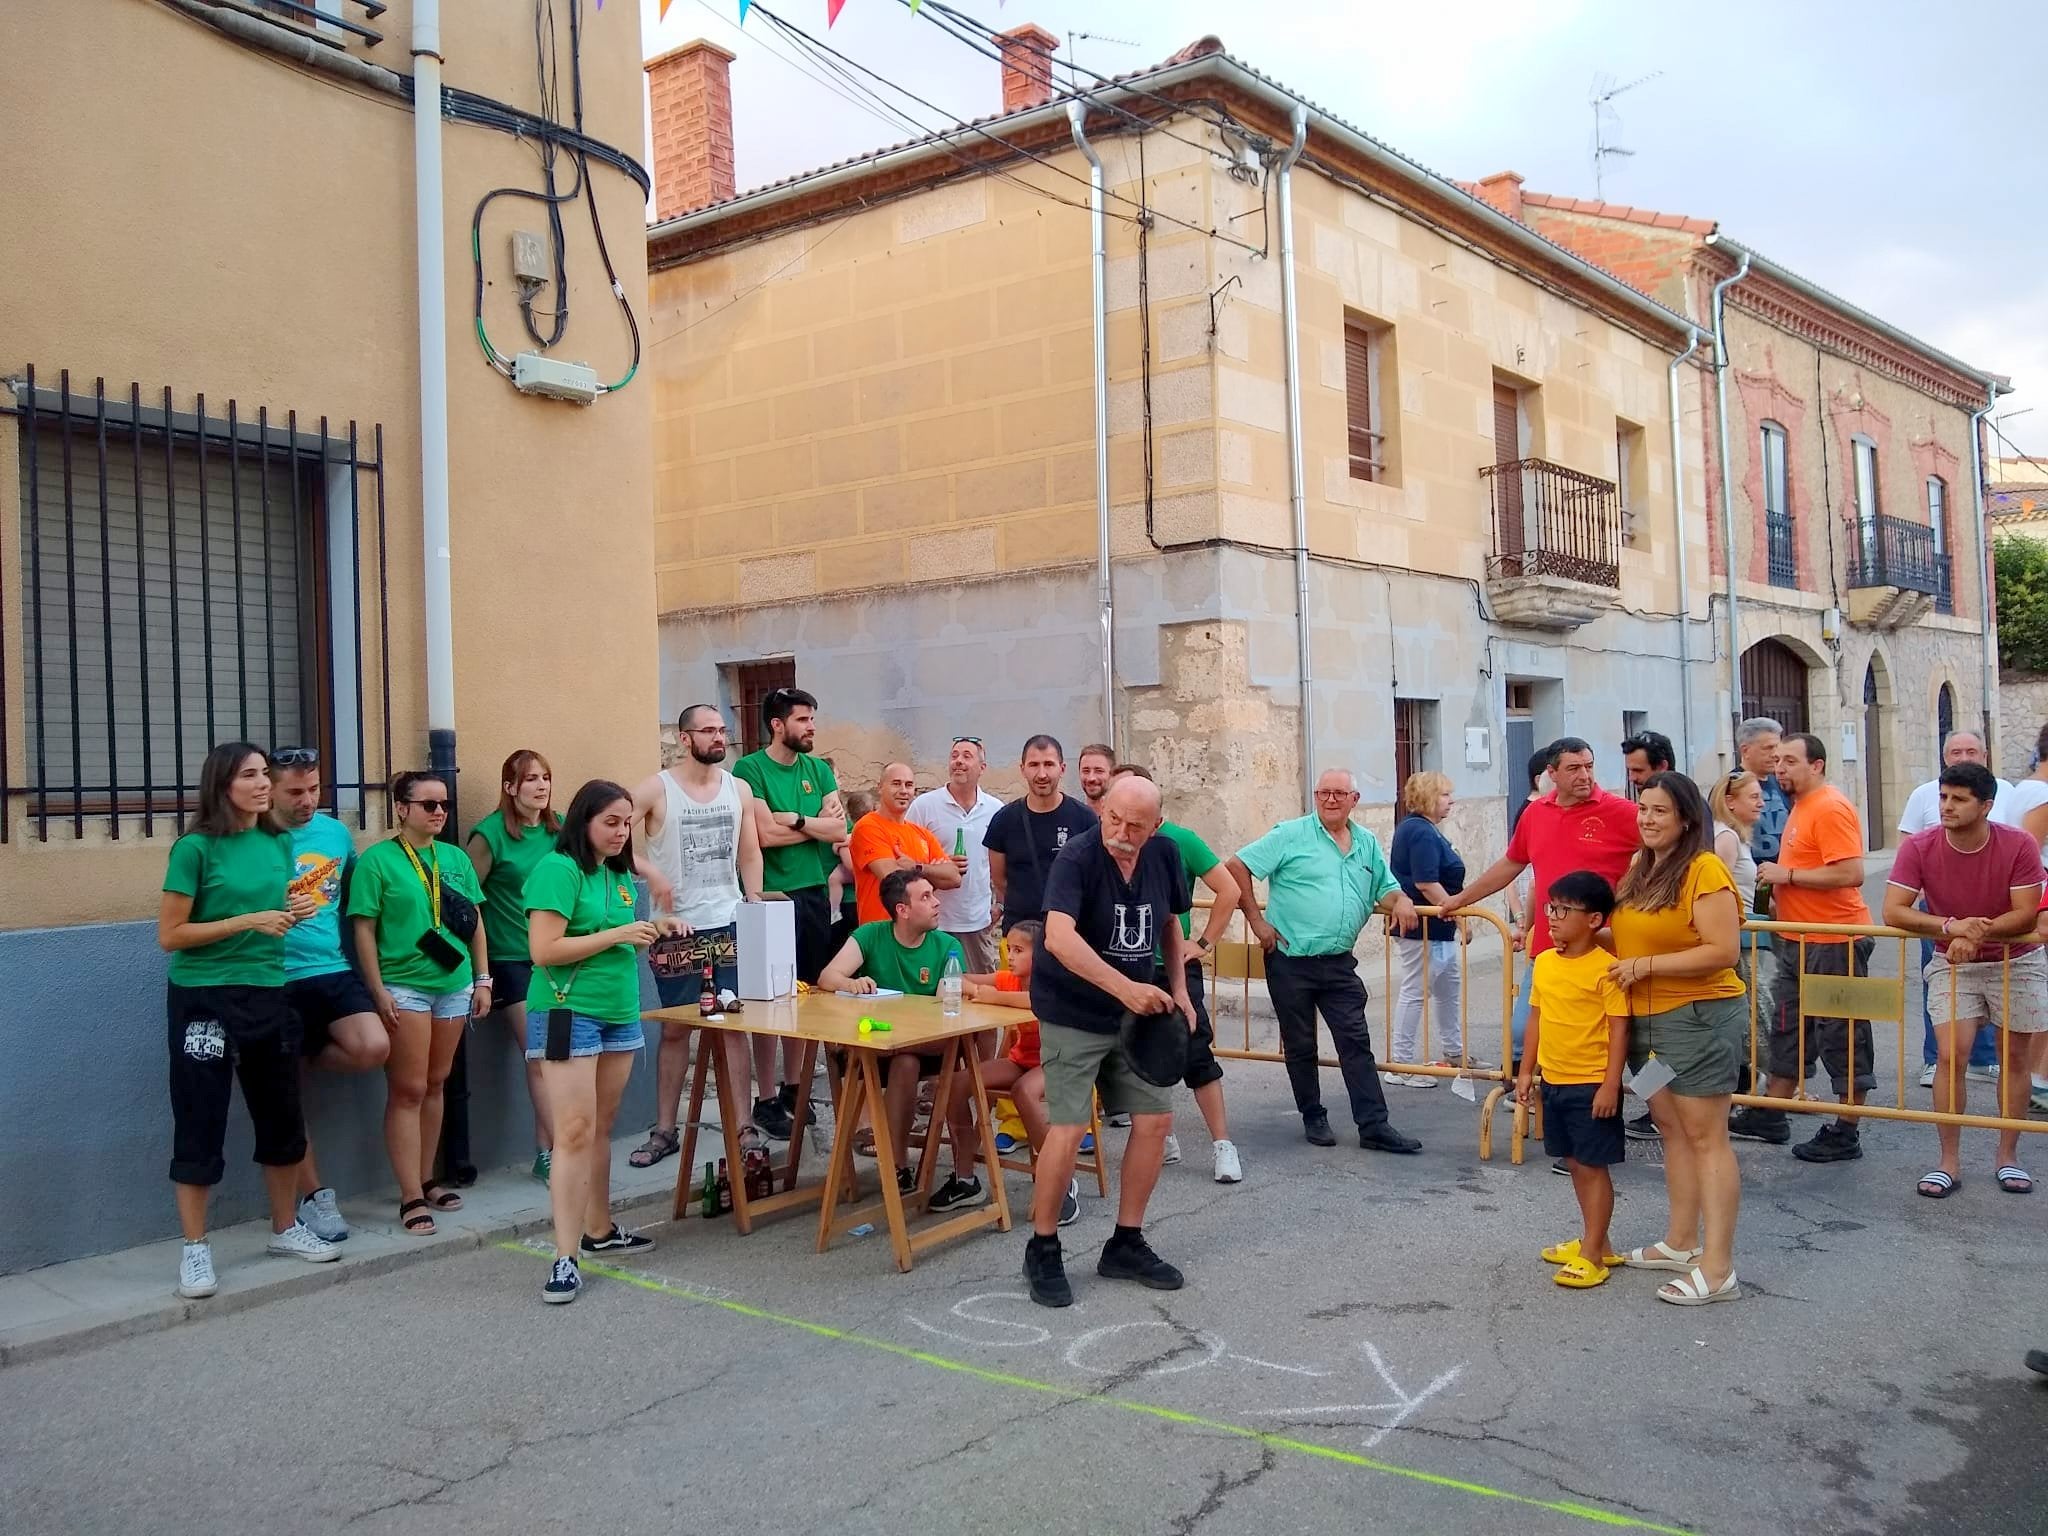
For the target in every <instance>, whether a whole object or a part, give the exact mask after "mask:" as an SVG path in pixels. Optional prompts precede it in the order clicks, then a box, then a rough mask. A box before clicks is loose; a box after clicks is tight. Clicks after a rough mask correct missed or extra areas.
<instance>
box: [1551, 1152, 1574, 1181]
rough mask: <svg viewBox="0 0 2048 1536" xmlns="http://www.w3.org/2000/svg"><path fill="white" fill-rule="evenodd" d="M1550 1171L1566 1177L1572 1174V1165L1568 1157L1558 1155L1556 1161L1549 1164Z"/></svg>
mask: <svg viewBox="0 0 2048 1536" xmlns="http://www.w3.org/2000/svg"><path fill="white" fill-rule="evenodd" d="M1550 1171H1551V1172H1552V1173H1561V1174H1563V1175H1564V1176H1565V1177H1566V1178H1570V1177H1571V1176H1572V1165H1571V1161H1570V1159H1568V1158H1562V1157H1560V1158H1559V1159H1558V1160H1557V1161H1556V1162H1554V1163H1552V1164H1551V1165H1550Z"/></svg>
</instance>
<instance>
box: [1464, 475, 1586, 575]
mask: <svg viewBox="0 0 2048 1536" xmlns="http://www.w3.org/2000/svg"><path fill="white" fill-rule="evenodd" d="M1479 477H1480V479H1482V480H1484V481H1486V482H1487V483H1488V486H1489V487H1490V489H1491V492H1492V496H1493V549H1494V553H1493V557H1492V558H1491V559H1490V560H1489V561H1488V562H1487V573H1488V574H1489V575H1491V576H1495V577H1514V576H1561V577H1563V578H1565V579H1566V580H1568V581H1582V582H1586V583H1587V584H1589V585H1591V586H1596V587H1616V588H1618V587H1619V586H1620V585H1621V563H1620V562H1621V495H1620V492H1619V491H1618V490H1617V489H1616V488H1615V485H1614V482H1613V481H1611V480H1600V479H1596V478H1595V477H1593V476H1592V475H1583V474H1580V473H1579V472H1578V471H1577V470H1575V469H1566V468H1565V467H1564V466H1563V465H1562V464H1552V463H1550V462H1549V461H1548V460H1546V459H1517V460H1515V461H1514V462H1512V463H1508V464H1488V465H1485V466H1484V467H1482V468H1481V469H1480V471H1479Z"/></svg>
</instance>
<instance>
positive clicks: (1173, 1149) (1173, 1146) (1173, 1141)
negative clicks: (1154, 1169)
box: [1160, 1135, 1180, 1163]
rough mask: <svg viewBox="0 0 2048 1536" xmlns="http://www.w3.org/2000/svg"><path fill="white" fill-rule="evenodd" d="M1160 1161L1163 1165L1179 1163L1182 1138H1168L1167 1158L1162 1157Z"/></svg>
mask: <svg viewBox="0 0 2048 1536" xmlns="http://www.w3.org/2000/svg"><path fill="white" fill-rule="evenodd" d="M1160 1161H1161V1162H1162V1163H1177V1162H1179V1161H1180V1138H1179V1137H1178V1136H1172V1135H1169V1136H1168V1137H1167V1138H1166V1156H1164V1157H1162V1158H1161V1159H1160Z"/></svg>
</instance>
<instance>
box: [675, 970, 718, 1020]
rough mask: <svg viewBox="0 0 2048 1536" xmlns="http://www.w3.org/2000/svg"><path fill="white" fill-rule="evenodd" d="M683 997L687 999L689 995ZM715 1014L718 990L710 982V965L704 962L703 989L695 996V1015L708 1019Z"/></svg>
mask: <svg viewBox="0 0 2048 1536" xmlns="http://www.w3.org/2000/svg"><path fill="white" fill-rule="evenodd" d="M683 995H684V996H686V997H687V996H688V995H689V994H688V993H685V994H683ZM716 1012H718V988H717V986H716V985H715V984H713V982H712V980H711V963H710V962H709V961H706V962H705V964H704V987H703V990H702V991H700V992H699V993H698V994H697V1014H698V1017H700V1018H706V1019H708V1018H710V1017H711V1015H713V1014H714V1013H716Z"/></svg>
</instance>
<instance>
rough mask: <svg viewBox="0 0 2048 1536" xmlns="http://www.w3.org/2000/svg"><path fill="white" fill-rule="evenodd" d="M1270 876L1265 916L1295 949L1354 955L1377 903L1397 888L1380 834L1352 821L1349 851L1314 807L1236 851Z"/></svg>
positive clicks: (1246, 863) (1297, 952) (1295, 952)
mask: <svg viewBox="0 0 2048 1536" xmlns="http://www.w3.org/2000/svg"><path fill="white" fill-rule="evenodd" d="M1238 857H1239V858H1240V859H1242V860H1243V861H1244V867H1245V868H1246V869H1248V870H1250V871H1251V873H1252V874H1253V875H1255V876H1257V877H1258V878H1259V879H1261V880H1263V881H1265V882H1266V887H1267V893H1268V894H1267V897H1266V921H1267V922H1269V923H1271V924H1272V925H1273V926H1274V927H1275V928H1277V929H1278V930H1279V931H1280V937H1281V938H1283V939H1285V940H1286V941H1287V953H1288V954H1290V955H1348V954H1349V953H1351V948H1352V946H1353V945H1354V944H1356V943H1357V942H1358V935H1359V931H1360V930H1361V929H1363V928H1364V927H1365V920H1366V918H1368V917H1369V916H1371V914H1372V909H1373V908H1374V907H1376V906H1378V905H1379V904H1380V902H1382V901H1383V900H1385V899H1386V897H1387V894H1388V893H1389V892H1390V891H1398V890H1399V889H1400V888H1401V887H1400V883H1399V882H1398V881H1396V880H1395V879H1394V874H1393V871H1392V870H1390V869H1389V868H1388V867H1387V856H1386V854H1384V853H1383V852H1381V850H1380V840H1379V839H1378V838H1376V837H1374V836H1373V835H1372V833H1370V832H1369V831H1367V830H1366V829H1365V828H1364V827H1361V826H1360V825H1359V824H1358V823H1357V822H1355V821H1354V822H1352V823H1351V851H1350V852H1349V853H1344V852H1342V851H1341V850H1340V849H1339V848H1338V847H1337V840H1336V839H1335V838H1334V837H1332V836H1330V834H1329V833H1328V832H1326V831H1324V830H1323V824H1322V822H1321V821H1319V820H1318V819H1317V818H1316V817H1315V816H1314V815H1312V814H1311V815H1308V816H1298V817H1296V818H1295V819H1294V820H1293V821H1283V822H1281V823H1280V824H1279V825H1278V826H1277V827H1275V828H1274V829H1273V830H1272V831H1270V832H1268V833H1267V834H1266V835H1265V836H1264V837H1262V838H1260V839H1259V840H1258V841H1257V842H1256V843H1253V844H1252V845H1251V846H1250V847H1249V848H1247V849H1245V850H1244V851H1243V852H1242V853H1240V854H1239V855H1238Z"/></svg>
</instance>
